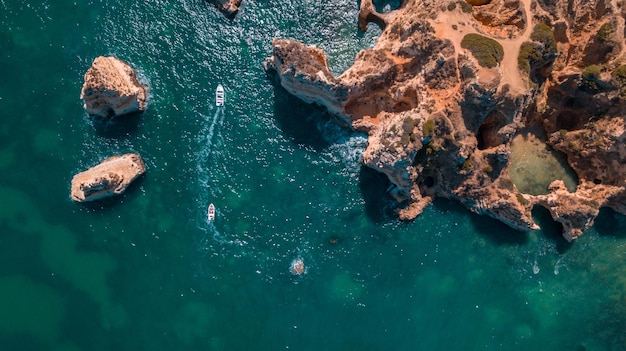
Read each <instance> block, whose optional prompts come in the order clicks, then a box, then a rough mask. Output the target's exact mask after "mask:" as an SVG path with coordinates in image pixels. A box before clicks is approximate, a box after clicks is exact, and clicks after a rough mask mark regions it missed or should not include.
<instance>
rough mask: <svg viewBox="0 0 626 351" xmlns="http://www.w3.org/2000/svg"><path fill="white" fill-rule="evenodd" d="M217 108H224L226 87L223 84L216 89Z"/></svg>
mask: <svg viewBox="0 0 626 351" xmlns="http://www.w3.org/2000/svg"><path fill="white" fill-rule="evenodd" d="M215 106H217V107H221V106H224V87H223V86H222V85H221V84H218V85H217V88H216V89H215Z"/></svg>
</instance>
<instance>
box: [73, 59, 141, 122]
mask: <svg viewBox="0 0 626 351" xmlns="http://www.w3.org/2000/svg"><path fill="white" fill-rule="evenodd" d="M146 90H147V88H146V87H145V86H144V85H142V84H141V83H140V82H139V80H138V79H137V73H136V72H135V71H134V70H133V69H132V68H131V67H130V66H129V65H128V64H127V63H125V62H124V61H122V60H120V59H118V58H115V57H104V56H99V57H96V59H95V60H94V61H93V63H92V65H91V67H90V68H89V69H88V70H87V73H85V82H84V84H83V89H82V91H81V93H80V98H81V99H83V100H84V102H85V110H86V111H87V113H88V114H89V115H90V116H98V117H104V118H107V117H112V116H120V115H124V114H128V113H132V112H141V111H144V110H145V109H146V100H147V94H146Z"/></svg>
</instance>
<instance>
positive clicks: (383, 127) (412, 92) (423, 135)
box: [264, 0, 626, 241]
mask: <svg viewBox="0 0 626 351" xmlns="http://www.w3.org/2000/svg"><path fill="white" fill-rule="evenodd" d="M625 12H626V8H624V7H620V6H618V4H617V2H615V1H608V0H596V1H583V0H571V1H564V0H556V1H548V0H538V1H532V0H491V1H489V0H473V1H470V0H468V1H467V2H466V1H449V2H442V1H434V0H421V1H416V0H404V1H401V3H400V6H399V7H398V8H396V9H393V10H390V11H388V12H386V13H380V12H377V11H376V9H375V7H374V5H373V3H372V0H362V1H361V3H360V11H359V16H358V26H359V28H360V29H361V30H367V27H368V24H369V23H371V22H374V23H376V24H377V25H379V26H380V27H381V28H382V32H381V34H380V37H379V38H378V40H377V42H376V44H375V46H374V47H373V48H371V49H367V50H362V51H361V52H359V53H358V54H357V56H356V58H355V60H354V64H353V65H352V66H351V67H349V68H348V69H347V70H346V71H345V72H343V73H342V74H341V75H339V76H334V75H333V74H332V73H331V71H330V69H329V68H328V65H327V62H326V55H325V53H324V52H323V51H322V50H320V49H318V48H316V47H313V46H306V45H305V44H303V43H300V42H297V41H293V40H288V39H275V40H274V43H273V48H272V55H271V57H269V58H268V59H267V60H266V61H265V63H264V67H265V69H266V71H267V73H268V75H269V76H271V77H272V78H274V80H275V81H276V82H277V84H280V85H281V86H282V87H283V88H284V89H286V90H287V91H288V92H289V93H291V94H293V95H295V96H297V97H299V98H300V99H302V100H304V101H306V102H310V103H316V104H319V105H321V106H324V107H326V108H327V109H328V111H329V112H330V113H331V114H332V115H333V116H335V118H336V120H337V122H338V123H340V124H342V125H344V126H346V127H348V128H353V129H355V130H358V131H361V132H364V133H367V135H368V146H367V148H366V150H365V151H364V153H363V157H362V162H363V163H364V164H365V165H366V166H368V167H371V168H373V169H375V170H377V171H379V172H382V173H384V174H385V175H386V176H387V177H388V179H389V180H390V181H391V183H392V184H393V185H394V186H393V189H392V190H391V193H392V195H393V196H394V197H395V199H397V201H398V203H399V210H398V215H399V217H400V218H401V219H403V220H410V219H413V218H415V217H416V216H418V215H419V214H420V213H421V212H422V211H423V209H424V208H425V206H427V205H428V204H430V203H431V202H432V201H433V199H434V198H435V197H443V198H447V199H453V200H456V201H458V202H460V203H461V204H463V205H464V206H465V207H467V208H468V209H470V210H471V211H473V212H476V213H478V214H485V215H489V216H491V217H493V218H496V219H498V220H500V221H502V222H504V223H506V224H508V225H509V226H511V227H513V228H516V229H519V230H534V229H538V225H537V224H536V223H535V221H534V220H533V218H532V215H531V211H532V209H533V207H535V206H542V207H545V208H547V209H548V211H549V212H550V214H551V216H552V218H553V219H554V220H555V221H557V222H559V223H561V224H562V227H563V236H564V237H565V238H566V239H567V240H569V241H571V240H574V239H575V238H577V237H578V236H579V235H581V234H582V233H583V232H584V231H585V230H586V229H587V228H589V227H590V226H591V225H592V224H593V222H594V219H595V218H596V217H597V215H598V213H599V210H600V208H602V207H609V208H612V209H613V210H615V211H616V212H618V213H621V214H626V147H625V141H626V135H625V133H624V125H625V121H624V112H625V111H626V57H625V52H624V32H625V26H624V13H625ZM526 130H532V131H533V133H535V134H536V135H537V136H539V137H540V138H541V140H543V141H544V142H545V143H546V144H547V145H548V146H549V147H550V148H552V149H554V150H558V151H559V152H562V153H564V154H565V155H566V156H567V163H568V164H569V166H570V167H571V169H572V170H573V171H574V172H575V174H576V176H577V178H578V184H577V185H576V187H575V189H572V190H568V189H567V188H566V187H565V185H564V184H563V182H562V181H561V180H559V179H555V180H554V181H553V182H552V183H550V184H549V185H547V186H546V189H545V193H543V194H531V193H524V192H522V191H520V189H519V188H518V186H519V185H518V184H515V183H514V182H513V181H512V179H511V177H510V172H509V171H510V167H511V162H510V160H511V142H512V140H513V138H514V137H515V136H517V135H519V134H520V133H521V132H522V131H526Z"/></svg>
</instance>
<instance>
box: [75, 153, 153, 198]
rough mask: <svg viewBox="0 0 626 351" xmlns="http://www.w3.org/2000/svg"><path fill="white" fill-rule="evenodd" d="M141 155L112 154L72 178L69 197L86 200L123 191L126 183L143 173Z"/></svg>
mask: <svg viewBox="0 0 626 351" xmlns="http://www.w3.org/2000/svg"><path fill="white" fill-rule="evenodd" d="M145 171H146V168H145V166H144V163H143V160H142V159H141V156H139V155H138V154H124V155H121V156H112V157H109V158H107V159H106V160H104V161H102V162H101V163H100V164H98V165H96V166H94V167H92V168H90V169H88V170H86V171H84V172H80V173H78V174H76V175H75V176H74V177H73V178H72V186H71V194H70V197H71V198H72V200H74V201H78V202H87V201H94V200H98V199H101V198H104V197H109V196H113V195H117V194H121V193H123V192H124V191H125V190H126V188H127V187H128V185H130V183H132V182H133V180H135V179H136V178H137V177H139V176H140V175H142V174H143V173H145Z"/></svg>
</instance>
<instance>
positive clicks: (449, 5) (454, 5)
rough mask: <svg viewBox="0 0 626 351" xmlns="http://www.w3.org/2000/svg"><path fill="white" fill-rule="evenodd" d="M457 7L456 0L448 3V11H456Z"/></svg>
mask: <svg viewBox="0 0 626 351" xmlns="http://www.w3.org/2000/svg"><path fill="white" fill-rule="evenodd" d="M455 8H456V2H451V3H449V4H448V11H454V9H455Z"/></svg>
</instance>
